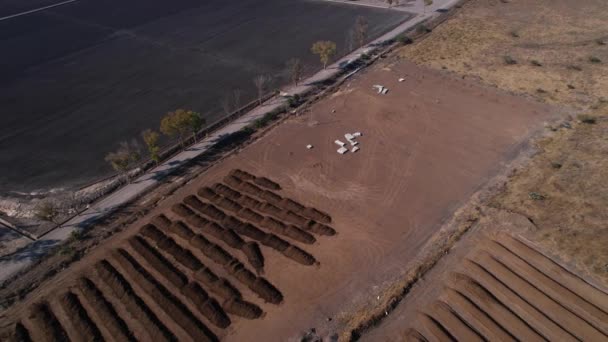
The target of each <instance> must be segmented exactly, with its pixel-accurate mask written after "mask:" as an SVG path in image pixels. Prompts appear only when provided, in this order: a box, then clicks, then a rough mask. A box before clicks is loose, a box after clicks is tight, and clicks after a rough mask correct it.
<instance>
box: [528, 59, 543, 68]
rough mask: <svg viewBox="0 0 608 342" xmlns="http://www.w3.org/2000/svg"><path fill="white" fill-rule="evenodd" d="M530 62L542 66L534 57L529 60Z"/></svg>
mask: <svg viewBox="0 0 608 342" xmlns="http://www.w3.org/2000/svg"><path fill="white" fill-rule="evenodd" d="M530 64H532V65H534V66H537V67H540V66H543V65H542V63H541V62H539V61H537V60H536V59H533V60H531V61H530Z"/></svg>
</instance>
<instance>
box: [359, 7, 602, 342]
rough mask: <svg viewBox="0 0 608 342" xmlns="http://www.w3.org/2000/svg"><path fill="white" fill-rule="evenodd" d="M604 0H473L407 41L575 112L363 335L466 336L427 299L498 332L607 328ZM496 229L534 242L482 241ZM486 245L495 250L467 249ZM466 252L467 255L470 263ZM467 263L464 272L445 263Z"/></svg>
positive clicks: (551, 127) (418, 55)
mask: <svg viewBox="0 0 608 342" xmlns="http://www.w3.org/2000/svg"><path fill="white" fill-rule="evenodd" d="M604 8H605V3H604V2H602V1H596V0H588V1H587V0H585V1H580V2H576V3H575V2H571V1H567V0H558V1H549V0H531V1H500V0H471V1H467V2H466V3H465V5H464V6H463V7H462V11H459V12H457V13H456V14H455V15H454V16H453V17H452V18H451V19H450V20H448V21H447V22H445V23H444V24H442V25H441V26H439V27H438V28H436V29H435V30H433V32H432V33H431V34H429V35H428V36H427V37H425V38H424V39H423V40H421V41H419V42H416V43H415V44H412V45H410V46H407V47H404V48H403V49H401V51H400V52H399V55H400V56H401V57H404V58H407V59H408V60H411V61H413V62H415V63H416V64H418V65H422V66H425V67H431V68H434V69H439V70H444V71H445V72H449V73H451V74H453V75H455V76H458V77H461V78H462V79H477V80H482V81H483V82H484V83H488V84H490V85H492V86H495V87H497V88H499V89H502V90H506V91H508V92H510V93H516V94H522V95H524V96H526V97H529V98H534V99H535V100H537V101H540V102H545V103H551V104H554V105H559V106H560V107H562V108H567V109H568V110H569V111H570V114H571V115H570V116H569V117H568V119H567V120H566V121H565V122H562V123H558V124H547V126H546V132H547V133H546V134H545V136H544V137H543V138H541V139H539V140H536V141H534V147H535V150H536V153H535V154H534V155H531V156H530V157H529V158H523V159H522V160H521V162H518V163H516V164H514V165H512V166H510V168H509V171H508V173H507V176H506V177H503V178H501V179H500V184H499V186H497V187H496V188H495V189H492V191H491V192H490V194H487V196H485V198H484V199H483V200H481V201H476V202H475V201H474V202H471V203H469V205H468V207H465V208H466V209H465V210H463V213H466V214H467V215H471V217H472V218H474V223H473V224H472V225H470V226H471V227H472V228H471V230H472V231H471V232H468V233H466V234H465V235H466V236H464V237H461V236H458V238H459V239H460V238H462V239H464V240H465V241H467V242H462V241H461V242H458V243H456V241H451V242H450V243H448V244H446V245H443V250H444V251H445V253H448V252H449V254H454V256H451V257H441V256H437V255H434V256H433V258H432V259H429V260H423V261H422V263H423V265H424V264H426V265H434V267H433V268H431V269H429V268H428V267H427V268H425V267H421V268H418V269H424V272H423V273H421V274H412V276H411V277H409V278H408V279H409V280H407V281H403V282H402V284H407V285H406V286H400V287H399V288H398V289H397V290H395V289H394V288H393V291H386V292H385V293H383V295H386V297H388V298H392V299H395V298H397V297H398V298H399V299H398V300H403V302H402V303H401V304H400V305H399V306H398V307H397V308H396V309H394V311H393V312H392V313H391V314H390V315H389V317H388V318H387V319H385V320H384V321H383V322H381V323H379V326H378V327H377V328H376V329H372V330H369V331H368V333H367V335H365V337H364V339H368V340H370V341H371V340H379V339H382V340H402V339H403V337H404V336H407V338H408V339H412V340H422V339H424V337H423V335H424V336H426V337H427V338H431V337H432V336H435V337H437V338H443V339H454V338H458V339H462V338H463V335H461V334H462V333H463V331H462V330H460V328H461V326H460V325H458V324H455V323H454V322H455V321H453V320H450V319H452V318H453V317H446V313H445V310H442V309H441V308H438V309H435V310H434V311H433V312H429V311H425V310H426V308H428V307H431V306H432V305H433V304H432V303H433V302H434V301H441V302H442V303H444V304H447V305H448V306H450V307H451V308H452V311H451V312H452V313H453V315H454V316H456V317H457V318H458V319H459V320H460V321H461V322H466V325H467V326H470V327H473V326H474V327H475V329H472V330H474V332H475V333H476V334H477V335H478V337H483V338H487V339H489V340H514V339H526V340H534V339H539V340H540V339H549V340H577V339H582V340H605V339H607V338H608V335H606V322H608V320H607V317H606V312H607V311H606V308H605V307H604V306H605V300H606V285H607V284H608V264H606V260H607V258H608V255H606V253H607V249H606V248H605V246H606V245H607V244H608V240H607V238H608V235H607V234H608V230H607V229H606V223H607V222H608V216H606V211H605V210H603V208H606V207H608V198H607V197H606V196H605V194H606V193H608V188H607V183H606V181H605V180H606V177H607V175H606V170H607V169H608V165H607V164H606V162H607V160H608V159H607V158H606V151H607V148H608V145H607V144H606V139H605V135H606V132H607V131H606V128H607V126H606V125H607V124H608V121H607V119H606V118H607V116H608V106H607V99H606V96H607V95H608V93H606V89H608V88H607V87H606V84H607V82H608V67H607V64H606V63H605V60H606V57H607V55H606V54H607V53H608V50H607V49H606V40H607V38H608V36H606V32H608V31H606V29H607V28H608V26H607V23H606V21H605V20H604V15H603V14H602V13H603V11H604ZM497 184H498V183H497ZM473 207H474V208H475V209H474V210H473V209H472V208H473ZM445 228H446V231H450V229H451V228H450V227H445ZM467 230H468V229H467ZM452 231H453V230H452ZM494 231H503V232H510V233H511V234H517V235H518V236H520V237H521V238H522V239H525V240H526V241H527V242H526V244H528V245H532V244H533V246H534V248H532V249H525V248H523V247H522V245H520V244H517V243H514V242H513V241H516V240H509V239H507V240H504V241H503V240H502V239H500V238H499V239H498V240H497V241H498V242H499V243H496V242H492V243H487V242H483V241H481V237H483V236H486V235H487V234H486V233H488V232H494ZM480 236H481V237H480ZM491 239H496V237H491ZM507 242H513V243H512V244H511V245H508V246H507ZM477 244H483V245H484V246H486V247H487V248H486V251H485V252H482V251H480V252H479V253H477V254H474V255H470V256H466V254H465V252H464V251H466V250H467V248H468V249H475V247H477V246H476V245H477ZM501 244H503V245H501ZM488 246H490V247H488ZM541 252H542V253H541ZM513 255H516V257H513ZM539 255H541V256H542V257H539ZM464 257H467V258H469V259H468V260H467V261H463V262H461V259H462V258H464ZM458 265H460V266H459V267H460V270H459V271H458V272H459V273H460V274H458V275H454V276H451V278H450V277H448V278H446V277H443V276H442V274H453V273H454V272H453V271H454V269H455V268H457V267H458ZM513 274H516V275H517V276H513ZM439 284H441V285H439ZM589 284H593V285H589ZM444 285H446V286H447V288H445V287H444ZM456 287H458V288H456ZM440 288H442V289H441V290H440ZM466 291H468V292H466ZM465 292H466V293H465ZM475 299H477V301H478V302H475ZM481 299H483V300H481ZM398 300H397V301H398ZM387 303H393V304H394V303H395V300H392V301H391V300H383V301H382V304H381V305H379V306H378V307H377V308H374V310H373V311H374V312H375V314H374V316H373V317H375V318H376V319H377V318H378V317H379V315H378V314H377V313H378V311H379V310H389V311H391V310H393V308H394V306H390V305H388V304H387ZM482 307H483V308H485V309H483V308H482ZM444 309H445V307H444ZM416 310H418V311H423V312H425V316H420V317H419V322H418V325H417V327H416V329H419V330H420V331H416V330H412V329H410V330H407V329H405V328H404V326H407V325H409V324H408V323H407V322H410V321H411V320H412V319H414V317H415V316H416V314H414V311H416ZM490 310H493V311H492V312H491V315H490ZM387 313H388V311H387ZM362 316H363V317H371V316H370V315H369V314H368V315H364V314H362ZM429 316H432V317H430V318H429ZM360 321H361V319H360ZM363 321H366V322H368V323H369V322H372V321H371V320H369V319H363ZM446 327H451V328H454V329H452V330H450V329H447V328H446ZM423 330H424V331H423ZM464 333H466V332H464ZM452 334H453V335H452ZM518 334H526V335H525V336H524V335H518ZM455 335H458V336H455ZM466 339H472V337H471V336H467V338H466Z"/></svg>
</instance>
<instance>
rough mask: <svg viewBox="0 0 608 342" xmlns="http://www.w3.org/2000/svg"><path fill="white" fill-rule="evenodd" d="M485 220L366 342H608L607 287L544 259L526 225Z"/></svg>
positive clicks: (493, 217)
mask: <svg viewBox="0 0 608 342" xmlns="http://www.w3.org/2000/svg"><path fill="white" fill-rule="evenodd" d="M484 214H485V216H484V217H483V218H482V219H481V220H480V223H479V224H477V225H476V227H475V228H474V229H472V230H471V231H470V232H469V233H468V234H466V235H465V238H464V239H463V240H461V241H460V242H459V243H458V244H457V246H456V247H455V248H453V249H452V250H450V254H449V255H448V256H446V257H444V258H443V259H442V260H441V261H440V262H439V263H438V264H437V265H436V267H434V268H433V269H432V270H431V271H430V272H428V273H427V274H426V275H425V276H424V278H423V279H421V280H420V281H419V282H418V283H417V284H416V285H415V286H414V288H413V289H412V290H411V292H410V293H409V294H408V296H407V297H406V299H404V301H403V302H402V303H401V304H400V305H399V307H398V309H397V310H395V311H394V312H393V313H391V315H390V316H389V317H388V318H387V319H385V320H384V321H383V322H382V323H381V324H380V325H379V326H378V327H377V328H375V329H373V330H371V331H369V332H368V333H367V334H366V335H364V337H363V340H364V341H378V340H382V341H402V340H404V339H406V340H410V339H411V340H418V339H419V338H420V336H424V337H425V338H426V339H428V340H434V339H437V340H446V339H457V340H466V341H473V340H483V339H486V340H501V341H504V340H526V341H529V340H544V339H548V340H559V341H570V340H572V341H573V340H576V339H582V340H593V341H600V340H604V339H606V338H607V336H608V335H607V333H608V324H607V322H608V292H606V287H604V286H602V285H601V284H599V283H597V282H596V281H593V280H589V279H585V278H580V277H579V276H578V275H577V273H578V272H576V270H574V271H575V272H574V273H573V272H572V269H568V268H565V267H568V266H567V265H566V264H561V265H560V264H557V263H555V261H554V260H552V259H551V258H550V257H547V256H546V255H544V254H543V253H541V252H539V246H538V245H535V244H534V243H533V242H531V241H529V240H526V239H525V238H524V237H523V236H522V235H521V233H525V232H527V231H528V230H530V229H534V227H533V225H532V224H531V223H530V222H529V221H527V220H526V218H525V217H523V216H521V215H517V214H509V213H507V212H504V211H502V212H500V211H497V210H487V211H486V212H485V213H484ZM507 231H508V232H510V233H505V232H507Z"/></svg>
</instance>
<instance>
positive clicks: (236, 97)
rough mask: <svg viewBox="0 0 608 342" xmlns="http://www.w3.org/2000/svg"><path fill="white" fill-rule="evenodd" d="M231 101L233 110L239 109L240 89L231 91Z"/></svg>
mask: <svg viewBox="0 0 608 342" xmlns="http://www.w3.org/2000/svg"><path fill="white" fill-rule="evenodd" d="M232 100H233V102H234V110H238V109H239V108H241V89H239V88H236V89H234V90H233V91H232Z"/></svg>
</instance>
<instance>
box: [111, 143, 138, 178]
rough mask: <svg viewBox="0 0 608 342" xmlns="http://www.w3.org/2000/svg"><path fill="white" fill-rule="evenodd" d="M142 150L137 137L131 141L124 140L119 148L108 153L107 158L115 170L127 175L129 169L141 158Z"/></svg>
mask: <svg viewBox="0 0 608 342" xmlns="http://www.w3.org/2000/svg"><path fill="white" fill-rule="evenodd" d="M140 151H141V148H140V146H139V144H138V143H137V141H136V140H135V139H133V140H132V141H131V142H126V141H123V142H121V143H120V146H119V147H118V149H117V150H116V151H114V152H110V153H108V154H107V155H106V158H105V159H106V161H107V162H108V163H110V165H112V168H113V169H114V170H116V171H117V172H119V173H120V174H122V175H126V173H127V171H129V170H130V169H131V168H133V167H134V166H135V165H136V164H137V163H138V162H139V160H140V159H141V152H140ZM127 179H128V177H127Z"/></svg>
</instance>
